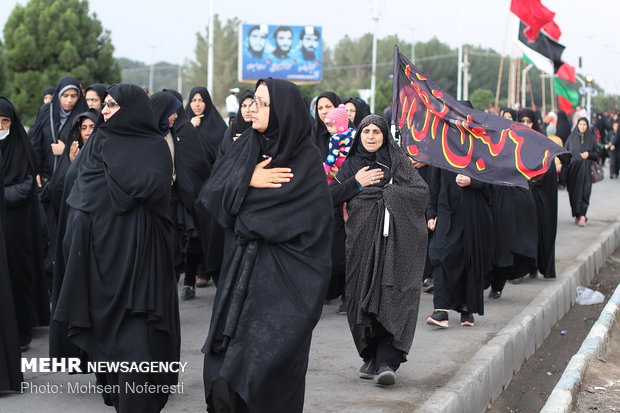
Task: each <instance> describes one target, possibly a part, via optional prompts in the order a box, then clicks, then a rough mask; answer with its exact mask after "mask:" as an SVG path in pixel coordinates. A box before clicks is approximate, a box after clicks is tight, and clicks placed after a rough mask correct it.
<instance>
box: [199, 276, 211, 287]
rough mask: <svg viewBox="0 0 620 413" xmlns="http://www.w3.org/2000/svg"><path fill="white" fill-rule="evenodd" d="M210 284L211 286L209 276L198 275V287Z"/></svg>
mask: <svg viewBox="0 0 620 413" xmlns="http://www.w3.org/2000/svg"><path fill="white" fill-rule="evenodd" d="M208 286H209V279H208V278H207V277H203V276H200V275H199V276H197V277H196V287H198V288H205V287H208Z"/></svg>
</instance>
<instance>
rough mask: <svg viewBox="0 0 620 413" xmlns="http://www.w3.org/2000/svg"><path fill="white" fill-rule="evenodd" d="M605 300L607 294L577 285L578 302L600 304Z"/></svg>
mask: <svg viewBox="0 0 620 413" xmlns="http://www.w3.org/2000/svg"><path fill="white" fill-rule="evenodd" d="M604 301H605V296H604V295H603V294H602V293H601V292H599V291H594V290H591V289H589V288H586V287H583V286H581V285H580V286H579V287H577V304H581V305H591V304H600V303H602V302H604Z"/></svg>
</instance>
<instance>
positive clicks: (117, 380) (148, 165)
mask: <svg viewBox="0 0 620 413" xmlns="http://www.w3.org/2000/svg"><path fill="white" fill-rule="evenodd" d="M104 105H105V106H104V108H103V110H102V112H101V113H102V115H103V120H104V122H103V123H102V124H100V125H99V126H98V128H97V132H96V133H95V134H94V135H93V136H92V137H91V138H89V141H88V143H87V144H86V145H85V146H84V148H83V149H82V151H81V152H80V154H79V156H78V159H79V161H78V162H79V165H78V167H79V169H78V173H77V178H76V180H75V183H74V185H73V189H72V190H71V193H70V195H69V197H68V198H67V201H66V203H67V205H68V206H69V214H68V219H67V230H66V235H65V239H64V245H65V251H67V255H66V269H65V274H64V280H63V283H62V287H61V289H60V295H59V298H58V302H57V305H56V310H55V312H54V319H55V320H57V321H59V322H61V323H64V324H66V326H67V335H68V339H69V340H70V341H71V342H72V343H73V344H75V345H76V346H77V347H79V348H80V349H81V350H83V351H84V352H86V353H87V354H88V357H89V360H91V361H95V362H97V361H108V362H113V361H130V362H173V361H178V360H179V347H180V334H179V333H180V332H179V313H178V301H177V295H176V278H175V274H174V263H173V256H172V251H173V250H172V223H171V221H170V216H169V213H170V212H169V209H170V180H171V176H172V158H171V156H170V150H169V148H168V145H167V144H166V141H165V140H164V139H162V137H161V134H160V131H159V128H158V127H157V123H156V121H155V117H154V115H153V110H152V109H151V104H150V101H149V98H148V96H147V95H146V93H145V92H144V90H143V89H142V88H140V87H138V86H135V85H129V84H118V85H114V86H112V87H110V88H109V89H108V90H107V95H106V97H105V99H104ZM96 376H97V382H98V383H99V384H101V385H112V386H114V385H119V386H120V392H119V393H107V392H106V393H103V398H104V401H105V403H106V404H108V405H113V406H114V407H115V408H116V410H117V411H118V412H159V411H160V410H161V409H162V408H163V407H164V405H165V404H166V401H167V399H168V392H166V391H165V388H164V389H162V390H161V391H157V392H155V393H148V394H145V393H135V392H131V391H130V389H128V388H127V387H126V384H132V385H140V384H146V383H148V384H155V385H164V386H165V385H175V384H176V383H177V380H178V375H177V374H175V373H134V372H122V371H121V372H117V373H112V372H110V373H103V372H99V373H96Z"/></svg>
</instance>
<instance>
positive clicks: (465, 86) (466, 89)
mask: <svg viewBox="0 0 620 413" xmlns="http://www.w3.org/2000/svg"><path fill="white" fill-rule="evenodd" d="M463 54H464V57H463V99H464V100H469V51H468V50H467V49H465V50H464V51H463Z"/></svg>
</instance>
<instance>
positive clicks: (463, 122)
mask: <svg viewBox="0 0 620 413" xmlns="http://www.w3.org/2000/svg"><path fill="white" fill-rule="evenodd" d="M393 99H394V101H393V107H392V113H393V115H392V117H393V118H392V119H393V122H395V123H396V125H397V126H398V128H399V129H400V134H401V145H402V147H403V148H404V149H405V150H406V151H407V153H408V154H409V155H411V156H412V157H413V158H414V159H416V160H418V161H420V162H422V163H425V164H428V165H433V166H436V167H439V168H443V169H448V170H450V171H454V172H456V173H462V174H465V175H468V176H470V177H473V178H475V179H478V180H480V181H484V182H488V183H492V184H498V185H510V186H514V185H516V186H521V187H523V188H527V187H528V181H529V180H531V179H533V178H536V177H537V176H539V175H542V174H544V173H545V172H546V171H547V170H548V168H549V165H551V163H552V162H553V158H554V157H555V156H558V155H561V154H568V152H567V151H566V150H565V149H564V148H562V147H561V146H558V145H556V144H555V143H553V141H551V140H550V139H548V138H547V137H546V136H545V135H543V134H541V133H538V132H535V131H534V130H532V129H530V128H528V127H526V126H525V125H522V124H520V123H517V122H512V121H510V120H508V119H504V118H501V117H499V116H497V115H493V114H490V113H485V112H481V111H478V110H474V109H471V108H469V107H467V106H465V105H463V104H461V103H459V102H457V101H456V99H454V98H453V97H452V96H450V95H448V94H446V93H445V92H443V91H442V90H441V89H440V88H439V86H437V84H435V82H433V81H432V80H431V79H429V78H428V77H427V76H426V75H425V74H424V73H422V72H421V71H420V69H418V68H417V67H415V66H414V65H413V64H412V63H411V62H410V61H409V60H407V59H406V58H405V57H404V56H403V55H401V54H400V53H398V49H397V48H396V47H395V50H394V86H393ZM568 156H570V155H568Z"/></svg>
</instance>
